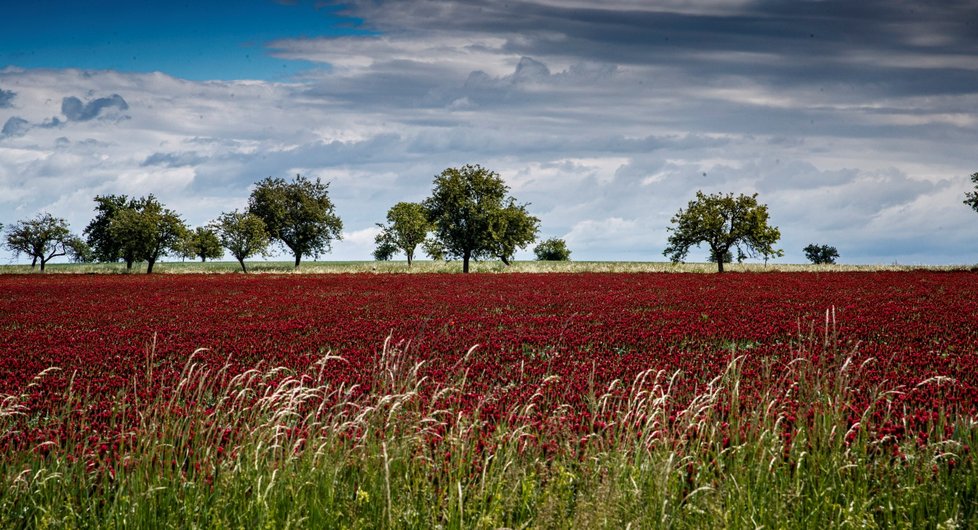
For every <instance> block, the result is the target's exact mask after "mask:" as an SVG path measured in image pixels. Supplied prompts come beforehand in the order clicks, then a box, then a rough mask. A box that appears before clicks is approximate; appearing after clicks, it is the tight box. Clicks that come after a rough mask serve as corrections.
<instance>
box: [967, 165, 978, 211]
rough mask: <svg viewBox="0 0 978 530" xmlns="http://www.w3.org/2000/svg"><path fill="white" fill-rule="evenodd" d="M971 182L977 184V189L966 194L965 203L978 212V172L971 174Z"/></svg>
mask: <svg viewBox="0 0 978 530" xmlns="http://www.w3.org/2000/svg"><path fill="white" fill-rule="evenodd" d="M971 182H972V184H974V185H975V191H970V192H966V193H965V194H964V203H965V204H967V205H968V206H970V207H971V209H972V210H974V211H976V212H978V173H972V174H971Z"/></svg>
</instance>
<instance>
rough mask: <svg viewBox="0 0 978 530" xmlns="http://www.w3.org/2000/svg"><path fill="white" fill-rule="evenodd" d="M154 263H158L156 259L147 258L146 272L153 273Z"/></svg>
mask: <svg viewBox="0 0 978 530" xmlns="http://www.w3.org/2000/svg"><path fill="white" fill-rule="evenodd" d="M153 265H156V260H155V259H148V260H146V274H153Z"/></svg>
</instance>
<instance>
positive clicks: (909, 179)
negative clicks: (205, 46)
mask: <svg viewBox="0 0 978 530" xmlns="http://www.w3.org/2000/svg"><path fill="white" fill-rule="evenodd" d="M965 4H966V3H964V2H961V3H954V2H948V3H942V4H941V5H939V6H931V8H929V9H927V10H922V11H918V12H915V13H912V12H911V10H913V9H916V6H915V5H914V4H913V3H910V2H905V1H902V0H900V1H897V2H883V1H882V0H869V1H867V2H859V3H852V2H844V1H842V0H824V1H820V2H789V3H784V2H774V1H773V0H752V1H739V2H720V1H719V0H717V1H715V2H714V1H708V2H696V3H690V2H680V1H678V0H676V1H668V2H654V3H652V2H642V1H638V0H609V1H608V2H601V3H595V2H584V1H577V0H572V1H557V0H521V1H516V2H508V3H502V2H491V3H486V2H481V1H476V0H457V1H444V2H388V1H383V0H380V1H378V0H364V1H362V2H361V1H354V2H351V3H346V2H344V5H343V6H342V7H343V9H344V10H345V11H346V12H348V13H349V14H351V15H353V16H354V17H356V18H357V19H359V20H362V21H363V24H364V29H367V30H370V32H369V34H366V35H358V36H349V35H347V36H337V37H324V38H316V39H307V38H293V39H280V40H278V41H276V42H274V43H271V44H270V45H269V51H270V52H271V53H273V54H274V55H276V56H279V57H285V58H289V59H301V60H307V61H312V62H313V63H315V64H317V65H318V66H319V67H318V68H311V69H308V70H306V71H304V72H303V73H301V74H299V75H297V76H296V77H294V78H292V79H289V80H288V81H287V82H270V81H223V82H192V81H187V80H183V79H177V78H173V77H170V76H168V75H166V74H164V73H152V74H132V73H122V72H114V71H99V72H86V71H78V70H16V69H5V70H0V85H2V86H4V87H15V88H16V90H17V96H16V97H17V99H16V102H17V111H16V112H17V116H16V118H17V119H19V120H22V121H23V122H26V123H21V122H19V121H15V122H10V120H11V119H13V117H12V116H10V115H9V114H7V115H3V116H2V118H3V119H7V121H8V123H13V125H11V131H16V132H17V134H9V135H8V134H4V136H3V139H2V141H0V211H3V212H5V213H7V212H12V213H10V215H11V216H15V215H21V212H26V213H31V212H34V211H37V210H40V209H49V210H51V209H54V206H57V208H58V209H59V210H60V211H62V212H63V215H64V216H65V217H67V218H68V219H69V220H70V221H71V223H72V226H76V227H77V226H84V224H85V223H86V222H87V220H88V219H89V218H90V216H91V213H92V212H91V207H92V203H91V198H92V197H94V196H95V195H96V194H99V193H137V194H145V193H155V194H157V196H159V197H160V198H161V200H163V201H164V202H165V203H166V204H167V205H168V206H170V207H173V208H175V209H177V210H178V211H180V212H181V213H183V214H184V216H185V217H186V218H187V220H188V221H189V222H190V223H191V224H203V223H206V222H207V221H209V220H211V219H213V218H214V217H215V216H216V215H217V214H218V213H220V211H226V210H230V209H233V208H241V207H243V206H244V205H245V204H246V202H247V197H248V194H249V192H250V186H252V185H253V183H254V182H256V181H258V180H260V179H261V178H264V177H267V176H276V177H285V178H290V177H291V176H293V175H294V174H295V173H302V174H304V175H307V176H310V177H321V178H322V179H323V180H326V181H329V182H330V183H331V184H330V196H331V198H332V199H333V201H334V203H335V204H336V207H337V212H338V213H339V215H340V216H341V218H342V219H343V221H344V226H345V228H346V231H345V234H346V236H347V237H346V238H345V239H344V240H343V241H339V242H336V244H335V245H334V249H333V252H332V253H331V254H330V255H329V257H330V258H331V259H369V258H370V251H371V250H372V234H373V232H371V231H372V230H374V223H376V222H378V221H382V220H383V215H384V212H386V211H387V209H388V208H389V207H390V206H391V205H392V204H394V203H396V202H398V201H401V200H410V201H417V200H421V199H423V198H424V197H425V196H426V195H428V194H429V193H430V191H431V183H432V178H433V176H434V175H436V174H437V173H439V172H440V171H442V170H443V169H444V168H446V167H449V166H457V165H461V164H465V163H480V164H482V165H484V166H487V167H489V168H491V169H494V170H496V171H498V172H499V173H500V174H501V175H502V177H503V178H504V179H505V180H506V182H507V183H508V184H509V185H510V187H511V191H512V193H513V195H514V196H516V198H517V199H518V200H520V201H521V202H529V203H531V204H530V211H531V212H532V213H533V214H534V215H537V216H539V217H540V218H541V220H542V227H541V228H542V233H543V234H545V235H548V236H549V235H553V236H558V237H565V238H567V239H568V242H569V243H572V245H571V248H572V250H573V251H574V257H575V258H577V259H597V260H600V259H641V260H662V259H664V258H663V256H662V254H661V252H662V248H664V247H665V245H666V238H667V237H668V232H667V231H666V227H667V226H669V220H670V218H671V217H672V215H673V214H674V213H675V212H676V211H677V210H678V209H679V208H681V207H683V206H685V204H686V202H687V201H689V200H690V199H691V198H692V197H693V196H694V195H695V193H696V191H697V190H703V191H705V192H708V193H709V192H733V193H755V192H757V193H758V194H759V199H760V200H761V201H762V202H764V203H766V204H768V205H769V206H770V208H771V215H772V222H773V223H774V224H776V225H778V226H779V227H780V229H781V232H782V235H783V236H782V244H781V247H782V248H784V249H785V251H786V256H785V258H784V260H783V261H789V262H790V261H796V262H797V261H804V256H803V255H802V253H801V248H803V247H804V246H805V245H806V244H808V243H811V242H820V243H826V244H832V245H834V246H836V247H838V248H839V250H840V253H842V260H843V261H848V262H867V261H868V262H881V263H889V262H892V261H893V260H899V261H901V262H903V261H907V262H935V263H943V262H959V263H960V262H973V261H975V259H976V258H975V254H974V252H973V251H972V250H969V249H972V248H973V245H970V244H968V243H967V242H968V241H975V240H978V219H973V217H974V212H971V211H970V210H968V209H967V207H965V206H964V205H962V204H961V199H962V198H963V193H964V192H965V191H967V190H968V189H969V184H968V180H967V175H970V174H971V173H973V172H974V171H975V168H974V157H973V151H974V145H975V144H976V142H978V87H976V85H975V84H974V78H975V75H976V73H978V59H975V58H976V57H978V44H976V42H975V40H974V39H973V32H971V30H969V28H968V26H967V22H968V21H969V20H971V19H969V18H968V17H969V16H970V15H969V12H968V11H967V9H965V7H967V6H966V5H965ZM972 18H973V17H972ZM104 94H111V95H112V96H107V97H96V95H104ZM118 94H125V99H123V98H122V96H119V95H118ZM72 95H78V97H74V96H72ZM66 96H67V97H66ZM130 106H131V107H132V108H133V109H138V112H133V113H132V116H131V117H130V118H129V119H125V120H119V119H116V118H118V117H120V116H121V115H122V114H123V113H128V109H129V107H130ZM63 107H64V108H63ZM51 116H59V117H60V118H53V119H52V118H51ZM32 125H33V126H32ZM935 212H937V213H935ZM26 213H25V215H26ZM938 213H939V214H938ZM0 221H3V220H0ZM701 254H702V255H695V254H694V255H693V256H691V258H692V259H705V257H706V256H705V251H704V252H702V253H701Z"/></svg>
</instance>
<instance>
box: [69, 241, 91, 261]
mask: <svg viewBox="0 0 978 530" xmlns="http://www.w3.org/2000/svg"><path fill="white" fill-rule="evenodd" d="M66 247H67V249H68V258H69V259H70V260H71V261H72V262H73V263H92V262H94V261H95V253H94V252H92V248H91V247H89V246H88V243H86V242H85V240H84V239H82V238H80V237H78V236H72V237H71V238H70V239H68V241H66Z"/></svg>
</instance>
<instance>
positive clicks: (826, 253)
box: [804, 243, 839, 265]
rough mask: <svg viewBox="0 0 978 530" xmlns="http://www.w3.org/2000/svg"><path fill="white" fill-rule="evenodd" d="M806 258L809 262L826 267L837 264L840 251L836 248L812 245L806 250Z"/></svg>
mask: <svg viewBox="0 0 978 530" xmlns="http://www.w3.org/2000/svg"><path fill="white" fill-rule="evenodd" d="M804 252H805V257H806V258H808V261H810V262H812V263H814V264H816V265H826V264H832V263H835V260H836V258H838V257H839V251H838V250H836V248H835V247H832V246H829V245H817V244H815V243H811V244H810V245H808V246H807V247H805V248H804Z"/></svg>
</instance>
